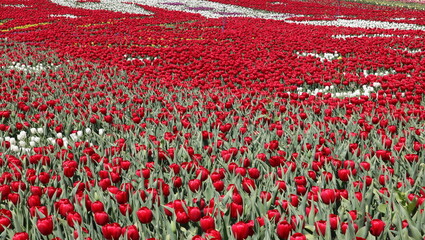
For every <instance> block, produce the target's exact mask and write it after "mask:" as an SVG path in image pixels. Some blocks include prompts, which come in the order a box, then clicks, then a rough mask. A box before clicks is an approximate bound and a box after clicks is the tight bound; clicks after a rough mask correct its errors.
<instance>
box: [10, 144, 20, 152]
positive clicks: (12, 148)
mask: <svg viewBox="0 0 425 240" xmlns="http://www.w3.org/2000/svg"><path fill="white" fill-rule="evenodd" d="M10 150H12V151H13V152H19V147H18V146H16V145H10Z"/></svg>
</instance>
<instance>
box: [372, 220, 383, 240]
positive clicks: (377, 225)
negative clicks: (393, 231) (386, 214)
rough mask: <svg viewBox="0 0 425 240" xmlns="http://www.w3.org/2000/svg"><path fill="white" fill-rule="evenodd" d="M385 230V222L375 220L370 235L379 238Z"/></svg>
mask: <svg viewBox="0 0 425 240" xmlns="http://www.w3.org/2000/svg"><path fill="white" fill-rule="evenodd" d="M384 229H385V222H383V221H382V220H380V219H373V220H372V221H370V230H369V231H370V234H372V235H373V236H376V237H377V236H379V235H381V233H382V232H383V231H384Z"/></svg>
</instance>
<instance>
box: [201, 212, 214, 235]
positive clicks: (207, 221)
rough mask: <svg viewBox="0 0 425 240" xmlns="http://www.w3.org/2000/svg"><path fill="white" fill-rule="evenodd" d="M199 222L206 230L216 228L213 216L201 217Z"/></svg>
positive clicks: (203, 229)
mask: <svg viewBox="0 0 425 240" xmlns="http://www.w3.org/2000/svg"><path fill="white" fill-rule="evenodd" d="M199 224H200V225H201V229H202V231H204V232H207V231H208V230H210V229H215V222H214V218H212V217H211V216H205V217H203V218H201V219H200V221H199Z"/></svg>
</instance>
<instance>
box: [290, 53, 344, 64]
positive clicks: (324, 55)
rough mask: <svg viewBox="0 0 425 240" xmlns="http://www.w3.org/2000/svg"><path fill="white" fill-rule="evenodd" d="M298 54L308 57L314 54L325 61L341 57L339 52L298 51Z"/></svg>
mask: <svg viewBox="0 0 425 240" xmlns="http://www.w3.org/2000/svg"><path fill="white" fill-rule="evenodd" d="M296 54H297V55H298V56H300V57H306V56H313V57H316V58H319V59H320V61H321V62H324V61H325V60H328V61H332V60H335V59H341V55H340V54H339V53H338V52H336V51H335V52H334V53H320V54H318V53H307V52H302V53H300V52H296Z"/></svg>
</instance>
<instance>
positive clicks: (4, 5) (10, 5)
mask: <svg viewBox="0 0 425 240" xmlns="http://www.w3.org/2000/svg"><path fill="white" fill-rule="evenodd" d="M1 6H2V7H14V8H25V7H29V6H27V5H24V4H2V5H1Z"/></svg>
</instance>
